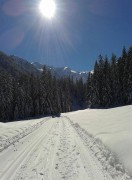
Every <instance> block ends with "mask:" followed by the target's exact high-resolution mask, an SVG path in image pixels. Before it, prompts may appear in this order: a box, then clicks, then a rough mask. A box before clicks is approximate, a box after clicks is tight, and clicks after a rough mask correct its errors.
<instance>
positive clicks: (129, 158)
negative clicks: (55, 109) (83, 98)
mask: <svg viewBox="0 0 132 180" xmlns="http://www.w3.org/2000/svg"><path fill="white" fill-rule="evenodd" d="M66 115H67V116H68V117H69V118H70V119H71V120H72V121H73V122H74V123H78V124H79V125H80V126H81V127H82V128H84V129H85V130H87V131H88V132H89V133H90V134H92V135H93V136H94V137H95V138H99V139H101V140H102V142H103V143H104V144H106V145H107V146H108V147H109V148H110V149H111V150H112V152H114V153H116V155H117V156H118V157H119V159H120V160H121V162H122V163H123V164H124V165H125V167H127V168H128V169H129V171H130V172H131V173H132V105H130V106H124V107H118V108H113V109H105V110H102V109H100V110H96V109H93V110H90V109H87V110H83V111H77V112H72V113H68V114H66Z"/></svg>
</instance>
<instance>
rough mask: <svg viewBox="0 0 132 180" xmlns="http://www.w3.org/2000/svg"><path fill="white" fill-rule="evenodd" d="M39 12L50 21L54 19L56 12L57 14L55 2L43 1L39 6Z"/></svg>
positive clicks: (52, 0)
mask: <svg viewBox="0 0 132 180" xmlns="http://www.w3.org/2000/svg"><path fill="white" fill-rule="evenodd" d="M39 10H40V12H41V14H42V15H43V16H44V17H46V18H48V19H52V18H53V17H54V16H55V12H56V4H55V1H54V0H41V1H40V4H39Z"/></svg>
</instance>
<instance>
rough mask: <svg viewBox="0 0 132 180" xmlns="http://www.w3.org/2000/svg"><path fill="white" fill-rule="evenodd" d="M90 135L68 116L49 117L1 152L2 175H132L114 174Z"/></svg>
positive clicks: (8, 179)
mask: <svg viewBox="0 0 132 180" xmlns="http://www.w3.org/2000/svg"><path fill="white" fill-rule="evenodd" d="M89 139H90V137H89V136H87V135H86V133H84V132H83V130H82V129H81V128H80V127H79V126H76V125H74V124H73V123H72V122H71V121H70V119H68V118H67V117H60V118H52V119H48V120H47V121H45V123H41V126H39V127H38V128H37V129H35V130H34V131H33V132H32V133H30V134H28V135H27V136H25V137H23V138H22V139H20V140H19V141H18V142H15V143H14V144H11V145H10V146H9V147H8V148H6V149H5V150H3V151H2V152H0V179H1V180H128V179H129V180H130V179H131V178H130V176H128V175H127V173H126V172H125V173H124V174H125V175H124V174H121V175H120V177H119V176H118V174H117V176H114V178H113V177H112V176H111V174H110V173H109V172H108V171H107V170H106V168H105V167H104V166H103V164H102V163H101V162H100V161H99V158H97V156H96V155H95V152H94V150H93V149H92V148H89V146H87V140H89ZM91 141H92V140H91ZM96 149H97V148H96ZM96 149H95V150H96Z"/></svg>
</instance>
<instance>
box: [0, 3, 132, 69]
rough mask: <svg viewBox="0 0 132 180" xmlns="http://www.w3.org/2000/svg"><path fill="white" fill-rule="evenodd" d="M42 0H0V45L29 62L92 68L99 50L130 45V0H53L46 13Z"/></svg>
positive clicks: (117, 49)
mask: <svg viewBox="0 0 132 180" xmlns="http://www.w3.org/2000/svg"><path fill="white" fill-rule="evenodd" d="M39 2H40V0H0V50H2V51H4V52H5V53H7V54H14V55H17V56H19V57H22V58H24V59H27V60H29V61H38V62H40V63H43V64H48V65H53V66H59V67H60V66H69V67H71V68H72V69H74V70H91V69H93V66H94V63H95V60H96V59H97V58H98V55H99V54H102V55H104V56H105V55H108V56H111V54H112V52H114V53H115V54H117V55H118V56H119V55H120V54H121V51H122V48H123V46H126V48H128V47H129V46H131V45H132V0H55V2H56V6H57V8H56V14H55V17H54V18H52V19H51V20H48V19H46V18H44V17H42V14H41V13H40V12H39V8H38V4H39Z"/></svg>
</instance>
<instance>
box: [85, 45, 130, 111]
mask: <svg viewBox="0 0 132 180" xmlns="http://www.w3.org/2000/svg"><path fill="white" fill-rule="evenodd" d="M86 101H87V106H88V107H91V108H109V107H116V106H122V105H129V104H132V47H130V48H129V49H128V50H126V49H125V47H124V48H123V50H122V55H121V57H119V58H117V57H116V55H114V54H112V57H111V59H110V60H109V59H108V58H107V57H105V58H103V57H102V56H101V55H100V56H99V59H98V61H96V62H95V66H94V73H89V76H88V80H87V90H86Z"/></svg>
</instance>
